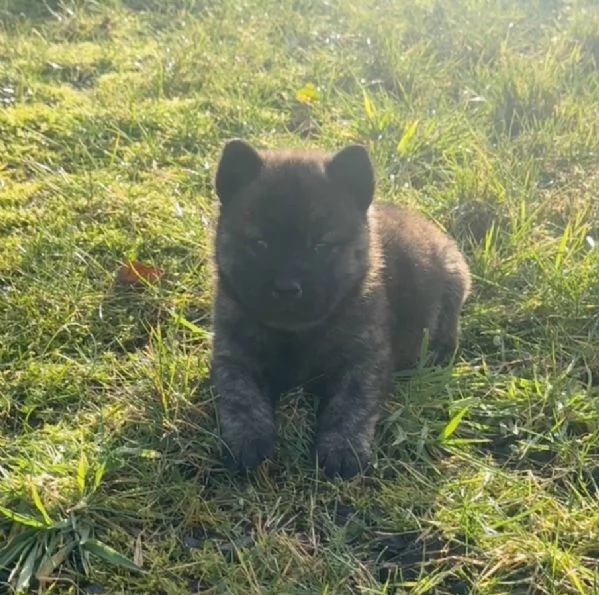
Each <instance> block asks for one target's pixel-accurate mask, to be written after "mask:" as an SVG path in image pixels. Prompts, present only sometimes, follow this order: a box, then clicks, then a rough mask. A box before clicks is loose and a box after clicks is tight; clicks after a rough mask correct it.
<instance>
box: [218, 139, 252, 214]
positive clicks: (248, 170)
mask: <svg viewBox="0 0 599 595" xmlns="http://www.w3.org/2000/svg"><path fill="white" fill-rule="evenodd" d="M262 165H263V161H262V157H260V154H259V153H258V151H256V149H254V148H253V147H252V146H251V145H250V144H249V143H247V142H246V141H244V140H242V139H239V138H234V139H232V140H230V141H228V142H227V143H226V144H225V146H224V148H223V152H222V155H221V157H220V161H219V164H218V169H217V170H216V176H215V180H214V185H215V188H216V194H217V196H218V197H219V199H220V201H221V203H223V204H225V203H228V202H230V201H231V200H232V199H233V198H234V197H235V196H236V195H237V193H238V192H239V191H240V190H241V189H242V188H244V187H245V186H247V185H249V184H251V183H252V182H253V181H254V180H255V179H256V178H257V177H258V176H259V175H260V171H261V169H262Z"/></svg>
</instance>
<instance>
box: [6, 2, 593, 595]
mask: <svg viewBox="0 0 599 595" xmlns="http://www.w3.org/2000/svg"><path fill="white" fill-rule="evenodd" d="M0 19H1V21H2V27H1V29H0V102H1V105H0V567H2V566H4V570H1V568H0V592H2V593H4V592H6V593H12V592H14V590H15V588H16V586H17V584H19V585H21V586H24V587H26V586H27V584H29V587H30V588H31V589H33V590H34V591H37V589H43V588H46V589H48V590H49V591H50V592H53V593H90V594H91V593H100V592H104V593H148V594H159V593H160V594H162V593H164V594H168V595H170V594H180V593H200V592H201V593H232V594H240V595H241V594H247V593H270V594H277V595H278V594H285V595H296V594H297V595H299V594H306V595H308V594H320V593H322V594H327V595H332V594H345V593H357V594H358V593H359V594H364V595H365V594H370V595H374V594H379V595H383V594H391V593H397V594H400V593H406V592H409V593H413V594H424V593H431V594H432V593H438V594H443V593H446V594H450V593H451V594H453V593H456V594H458V593H473V594H474V593H476V594H478V595H499V594H517V595H519V594H521V595H524V594H531V595H534V594H547V595H568V594H579V595H588V594H592V593H599V504H598V502H599V488H598V484H599V246H598V247H597V248H595V249H593V243H594V242H595V243H597V244H599V171H598V168H597V164H598V163H599V11H598V10H597V6H596V2H595V0H568V1H566V0H563V1H562V0H535V1H530V2H523V1H520V0H502V1H501V2H493V1H491V0H459V1H454V0H412V1H411V2H400V1H399V0H362V1H360V2H357V1H353V2H348V1H345V0H344V1H341V0H331V1H330V2H327V3H324V2H314V1H312V0H283V1H282V2H280V1H279V0H277V1H275V0H242V1H234V0H223V1H222V2H204V1H201V0H171V1H168V2H166V1H165V2H162V1H159V0H149V1H142V0H112V1H109V0H106V1H104V2H102V1H100V0H97V1H93V0H77V1H74V0H73V1H66V0H65V1H64V2H59V1H57V0H53V1H52V0H48V1H47V2H42V1H41V0H0ZM311 85H314V87H311ZM232 136H243V137H245V138H247V139H248V140H250V141H252V142H255V143H256V144H259V145H261V146H271V147H277V146H286V145H308V146H319V147H324V148H331V149H333V148H339V147H341V146H342V145H343V144H344V143H347V142H350V141H357V142H362V143H365V144H367V145H368V146H369V147H370V149H371V151H372V154H373V155H374V157H375V160H376V165H377V172H378V177H379V195H380V199H381V200H394V201H398V202H402V203H406V204H411V205H413V206H414V207H416V208H419V209H421V210H422V211H424V212H425V213H427V214H428V215H429V216H431V217H432V218H435V219H436V220H437V221H438V222H439V223H440V224H442V225H444V226H445V227H446V228H447V229H448V230H450V231H451V233H452V234H454V235H455V237H456V238H457V239H458V240H459V242H460V244H461V245H462V246H463V248H464V250H465V252H466V254H467V256H468V260H469V262H470V264H471V267H472V271H473V277H474V294H473V296H472V298H471V299H470V300H469V302H468V305H467V307H466V310H465V313H464V317H463V337H462V346H461V350H460V352H459V354H458V357H457V360H456V364H455V367H454V368H452V369H450V370H441V371H433V370H426V369H421V370H419V371H418V372H417V373H416V374H415V376H414V377H413V378H412V379H410V380H408V381H407V382H400V383H398V385H397V392H396V396H395V398H393V399H392V400H391V401H390V402H389V404H388V407H387V409H386V413H385V416H384V419H383V420H382V422H381V424H380V431H379V433H378V437H377V448H376V456H375V460H374V462H375V465H374V468H373V470H372V471H371V472H370V473H369V475H368V476H367V477H363V478H357V479H356V480H354V481H351V482H346V483H342V482H326V481H324V480H323V479H322V477H321V476H320V475H319V474H318V473H316V472H315V470H314V469H313V468H312V466H311V464H310V462H309V459H308V451H309V445H310V439H311V421H312V412H311V410H310V408H309V407H306V406H305V404H304V403H303V402H302V399H301V398H299V397H294V396H291V397H289V398H288V399H286V400H285V402H284V403H283V406H282V408H281V415H280V418H281V441H280V446H279V450H278V451H277V455H276V457H275V459H274V460H273V461H271V462H269V463H266V464H265V465H264V466H263V467H262V468H261V469H260V470H258V472H257V473H255V474H254V475H252V476H250V477H249V479H247V480H246V481H241V480H238V479H235V478H233V477H231V476H229V475H228V474H227V473H226V472H225V471H224V470H222V468H221V466H220V462H219V458H218V452H219V446H218V432H217V427H216V423H215V416H214V404H213V395H212V392H211V391H210V387H209V386H208V385H207V379H208V361H209V352H210V334H209V330H210V326H209V322H210V320H209V319H210V300H211V262H210V246H211V230H212V226H213V222H214V215H215V212H216V211H215V205H216V201H215V198H214V193H213V190H212V186H211V178H212V176H213V173H214V167H215V163H216V160H217V158H218V155H219V151H220V149H221V148H222V144H223V142H224V140H225V139H227V138H230V137H232ZM593 241H594V242H593ZM130 258H138V259H140V260H142V261H144V262H146V263H150V264H152V265H155V266H159V267H161V268H162V269H164V270H165V272H166V273H165V276H164V278H163V280H162V281H161V282H160V283H159V284H157V285H150V286H148V287H146V288H140V289H135V288H124V287H122V286H121V285H119V284H118V283H117V282H115V277H116V274H117V271H118V269H119V267H120V265H121V263H122V262H124V261H127V259H130ZM2 548H4V549H2ZM127 560H128V561H129V563H127ZM133 562H135V564H136V565H137V566H141V570H140V571H137V570H135V568H130V566H131V564H132V563H133Z"/></svg>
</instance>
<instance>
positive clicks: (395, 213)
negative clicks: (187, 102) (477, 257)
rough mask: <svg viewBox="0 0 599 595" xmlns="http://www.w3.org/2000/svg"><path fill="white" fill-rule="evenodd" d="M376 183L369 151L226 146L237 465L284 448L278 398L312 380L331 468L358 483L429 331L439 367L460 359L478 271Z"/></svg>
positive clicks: (221, 383) (224, 406) (220, 324)
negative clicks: (397, 387) (387, 199)
mask: <svg viewBox="0 0 599 595" xmlns="http://www.w3.org/2000/svg"><path fill="white" fill-rule="evenodd" d="M374 185H375V182H374V171H373V168H372V165H371V161H370V158H369V156H368V153H367V152H366V150H365V149H364V148H363V147H361V146H359V145H351V146H349V147H346V148H345V149H343V150H341V151H339V152H338V153H336V154H325V153H321V152H316V151H305V152H302V151H274V152H266V151H256V150H255V149H253V148H252V147H251V146H250V145H248V144H247V143H245V142H244V141H241V140H233V141H229V143H227V144H226V145H225V148H224V150H223V154H222V156H221V160H220V163H219V166H218V170H217V174H216V180H215V186H216V192H217V195H218V196H219V199H220V203H221V211H220V216H219V220H218V225H217V232H216V241H215V248H216V250H215V261H216V270H217V287H216V296H215V302H214V350H213V362H212V372H213V379H214V383H215V385H216V389H217V392H218V395H219V399H218V412H219V418H220V426H221V434H222V439H223V442H224V446H225V449H224V454H225V458H226V461H227V463H228V464H229V466H230V467H231V468H233V469H237V470H243V469H250V468H253V467H255V466H257V465H258V464H259V463H260V462H261V461H263V460H264V459H265V458H268V457H270V456H271V455H272V454H273V451H274V448H275V442H276V436H277V432H276V425H275V415H274V409H275V406H276V402H277V399H278V398H279V396H280V395H281V394H282V393H284V392H286V391H288V390H290V389H292V388H295V387H297V386H302V385H303V386H309V390H310V392H312V393H314V394H317V395H318V396H319V397H320V401H319V402H320V407H319V411H318V428H317V434H316V442H315V454H316V455H317V457H318V460H319V463H320V464H321V465H322V467H323V469H324V472H325V474H326V475H327V476H334V475H340V476H341V477H344V478H349V477H352V476H353V475H355V474H357V473H358V472H360V471H361V470H362V469H363V468H364V467H365V466H366V465H367V464H368V462H369V459H370V454H371V444H372V440H373V435H374V430H375V425H376V422H377V420H378V418H379V415H380V410H381V404H382V403H383V401H384V399H385V398H386V396H387V395H388V394H389V391H390V388H391V379H392V373H393V371H396V370H403V369H409V368H411V367H413V366H414V365H415V364H416V363H417V361H418V358H419V356H420V353H421V347H422V341H423V336H424V330H425V329H428V333H429V347H430V350H431V352H432V354H433V355H434V356H435V357H436V360H437V361H438V362H439V363H444V362H446V361H447V360H448V359H449V358H450V357H451V356H452V354H453V353H454V351H455V349H456V347H457V344H458V319H459V315H460V311H461V309H462V306H463V304H464V301H465V299H466V298H467V296H468V293H469V291H470V277H469V271H468V266H467V264H466V262H465V260H464V258H463V256H462V255H461V253H460V251H459V249H458V247H457V245H456V243H455V242H454V241H453V240H452V239H451V238H449V237H448V236H447V235H446V234H444V233H443V232H442V231H441V230H440V229H439V228H438V227H437V226H436V225H434V224H433V223H431V222H430V221H428V220H426V219H425V218H424V217H423V216H421V215H420V214H418V213H417V212H413V211H410V210H407V209H405V208H400V207H398V206H395V205H391V204H382V203H372V200H373V195H374ZM371 203H372V204H371ZM277 288H278V289H280V290H281V291H279V293H277ZM300 294H301V295H300Z"/></svg>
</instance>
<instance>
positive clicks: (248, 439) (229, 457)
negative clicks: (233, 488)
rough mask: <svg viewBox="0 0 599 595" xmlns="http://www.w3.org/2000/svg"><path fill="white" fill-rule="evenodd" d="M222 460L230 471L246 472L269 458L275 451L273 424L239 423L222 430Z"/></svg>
mask: <svg viewBox="0 0 599 595" xmlns="http://www.w3.org/2000/svg"><path fill="white" fill-rule="evenodd" d="M222 438H223V442H224V447H223V459H224V463H225V465H226V466H227V468H228V469H230V470H231V471H236V472H239V471H246V470H250V469H253V468H255V467H257V466H258V465H259V464H260V463H261V462H262V461H264V460H265V459H268V458H270V457H271V456H272V455H273V453H274V450H275V444H276V432H275V428H274V426H273V424H271V423H266V422H255V421H254V422H252V421H243V422H242V421H240V422H237V423H235V424H233V427H229V428H225V429H223V436H222Z"/></svg>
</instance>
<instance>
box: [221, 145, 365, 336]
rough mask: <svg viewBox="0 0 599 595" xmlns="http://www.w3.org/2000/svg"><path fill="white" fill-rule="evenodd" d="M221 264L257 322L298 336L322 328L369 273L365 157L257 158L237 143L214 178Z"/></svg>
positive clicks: (350, 152) (348, 152) (351, 152)
mask: <svg viewBox="0 0 599 595" xmlns="http://www.w3.org/2000/svg"><path fill="white" fill-rule="evenodd" d="M216 191H217V194H218V196H219V198H220V201H221V212H220V217H219V222H218V229H217V237H216V262H217V267H218V270H219V275H220V278H221V282H222V283H223V284H225V285H226V286H227V288H228V290H229V291H230V293H232V294H233V295H234V297H235V299H237V301H238V302H239V303H240V305H241V306H242V307H244V308H245V309H246V310H247V311H248V312H249V313H250V314H251V315H252V316H254V317H255V318H256V319H258V320H259V321H261V322H262V323H263V324H266V325H267V326H270V327H272V328H276V329H280V330H286V331H299V330H302V329H306V328H310V327H312V326H315V325H318V324H319V323H321V322H323V321H324V320H325V319H326V318H327V317H328V316H329V315H330V314H331V313H332V311H333V310H334V309H335V307H336V306H337V305H338V304H339V302H340V301H341V300H342V299H343V297H344V296H345V295H347V294H348V292H350V291H351V290H352V289H353V288H354V287H356V285H357V284H358V283H359V281H360V280H361V279H362V278H363V277H364V275H365V274H366V272H367V270H368V260H369V254H368V251H369V232H368V225H367V217H366V212H367V210H368V207H369V206H370V204H371V202H372V197H373V193H374V172H373V169H372V165H371V162H370V159H369V157H368V154H367V153H366V151H365V149H363V148H362V147H359V146H356V145H353V146H350V147H347V148H346V149H343V150H342V151H340V152H339V153H337V154H335V155H332V156H328V155H320V154H313V153H305V154H302V153H297V152H296V153H282V152H273V153H259V152H257V151H256V150H254V149H253V148H252V147H251V146H250V145H248V144H247V143H245V142H243V141H239V140H234V141H230V142H229V143H228V144H227V145H226V146H225V149H224V151H223V154H222V156H221V160H220V164H219V167H218V171H217V174H216Z"/></svg>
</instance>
